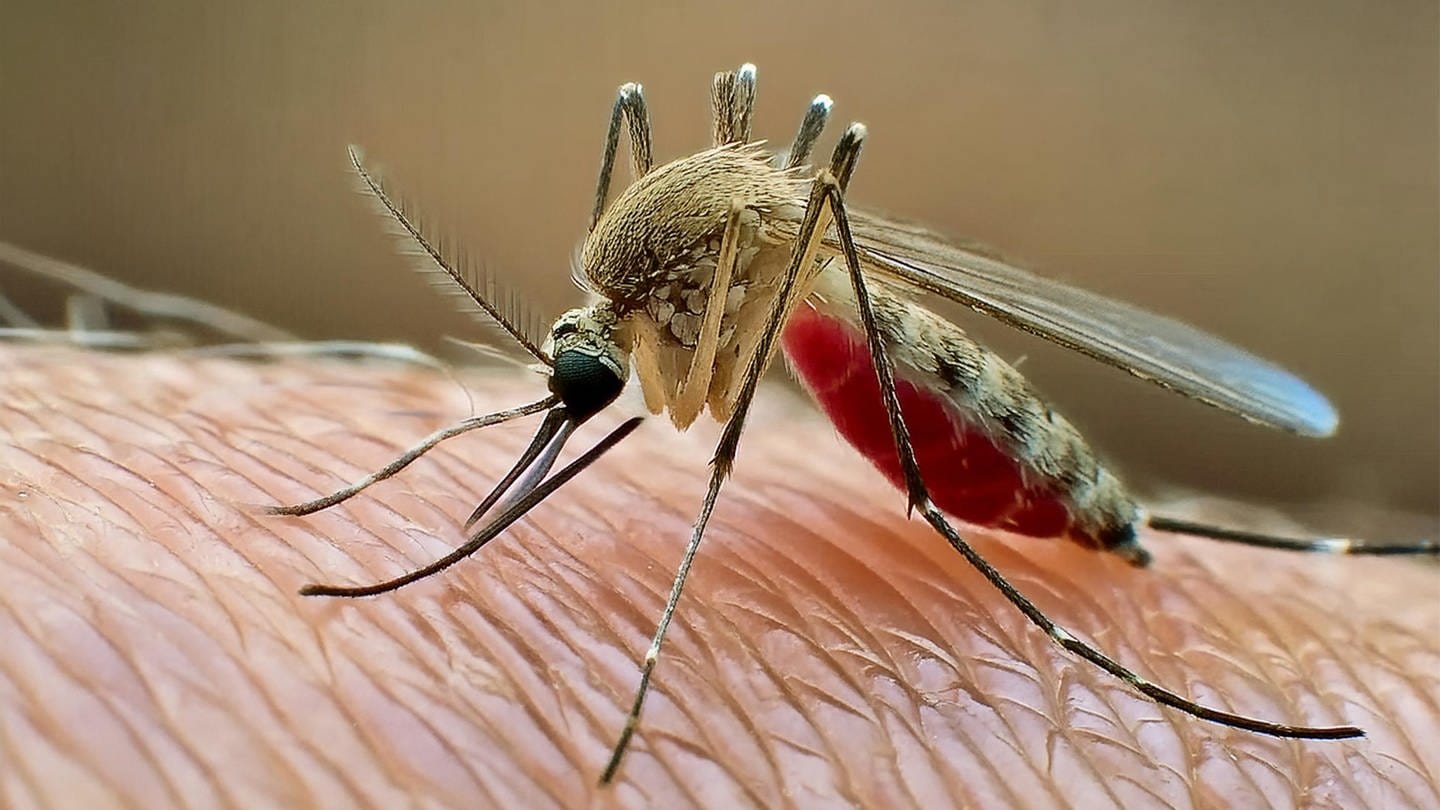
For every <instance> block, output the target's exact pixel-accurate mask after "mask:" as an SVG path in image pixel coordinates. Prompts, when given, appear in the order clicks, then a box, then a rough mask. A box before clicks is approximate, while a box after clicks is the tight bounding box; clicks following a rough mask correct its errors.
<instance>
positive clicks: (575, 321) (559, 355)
mask: <svg viewBox="0 0 1440 810" xmlns="http://www.w3.org/2000/svg"><path fill="white" fill-rule="evenodd" d="M616 324H617V320H616V318H615V314H614V313H613V312H612V311H611V310H610V309H609V307H608V306H605V305H603V304H601V305H597V306H593V307H584V308H582V309H572V310H570V311H569V312H566V313H565V314H564V315H561V316H560V317H559V319H557V320H556V321H555V325H554V326H552V327H550V337H549V339H548V340H547V341H546V346H545V348H546V350H547V351H548V352H549V353H550V356H551V357H553V358H555V365H554V369H553V371H552V372H551V374H550V391H551V393H553V394H555V395H556V396H558V397H560V401H561V403H563V404H564V405H565V410H567V411H568V412H569V413H570V415H571V417H572V418H573V419H574V420H575V421H577V422H579V421H584V420H585V419H588V418H589V417H591V416H594V415H595V414H596V413H598V412H599V411H600V410H601V409H602V408H604V407H605V406H606V405H609V404H610V403H611V402H614V401H615V398H616V397H618V396H620V391H621V390H622V389H624V387H625V381H626V380H627V379H628V378H629V377H630V354H629V352H627V351H625V349H624V348H622V347H621V346H620V345H619V344H618V343H617V342H616V340H615V327H616Z"/></svg>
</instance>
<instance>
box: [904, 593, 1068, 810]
mask: <svg viewBox="0 0 1440 810" xmlns="http://www.w3.org/2000/svg"><path fill="white" fill-rule="evenodd" d="M917 581H918V580H917ZM921 584H923V585H925V586H926V587H933V588H934V589H935V590H936V591H937V592H942V593H943V592H944V587H943V585H941V584H940V583H929V582H922V583H921ZM896 595H897V597H900V598H903V596H901V595H900V593H899V592H898V591H897V592H896ZM907 604H910V606H911V607H912V609H913V610H914V613H915V614H916V615H917V616H923V615H924V613H923V611H921V610H920V609H919V608H918V607H917V606H915V605H914V603H913V602H907ZM967 629H969V630H971V631H978V630H979V628H976V627H973V626H970V627H968V628H967ZM996 629H997V630H998V629H1000V628H999V627H998V626H997V628H996ZM929 630H930V631H931V632H932V634H936V635H938V634H939V629H938V628H937V627H935V626H933V625H932V626H931V627H930V628H929ZM1002 632H1003V631H1002ZM906 635H907V636H908V635H911V634H906ZM908 640H909V639H908V638H907V641H908ZM947 663H955V662H954V661H953V659H948V658H947ZM959 666H963V667H964V668H965V669H966V670H967V671H969V670H970V668H969V666H968V665H964V664H961V665H959ZM896 671H897V672H898V670H896ZM1009 671H1011V672H1013V673H1015V674H1017V675H1021V676H1023V677H1034V676H1035V673H1034V672H1033V671H1032V672H1031V673H1029V674H1026V673H1021V672H1019V671H1018V670H1015V669H1010V670H1009ZM897 679H898V675H897ZM972 680H973V678H972ZM898 682H899V683H901V684H902V686H903V684H904V682H903V680H898ZM1004 699H1005V698H1003V697H1002V700H1004ZM1007 702H1008V701H1007ZM1015 705H1017V706H1021V707H1022V708H1024V709H1026V710H1027V711H1030V712H1032V713H1036V714H1039V715H1041V716H1043V713H1040V712H1037V711H1036V710H1035V709H1034V708H1033V707H1029V706H1023V705H1022V704H1019V703H1016V704H1015ZM1000 721H1001V722H1002V723H1003V724H1004V725H1005V726H1006V727H1007V728H1008V729H1010V730H1011V731H1012V733H1013V732H1014V726H1013V725H1012V724H1011V723H1010V721H1009V719H1008V718H1006V717H1005V715H1004V714H1003V713H1001V714H1000ZM912 734H913V735H915V736H916V737H917V738H919V736H920V734H921V732H920V731H919V729H912ZM1017 753H1018V752H1017ZM1026 762H1027V764H1028V765H1030V767H1031V768H1032V770H1033V772H1034V773H1035V775H1036V777H1037V779H1039V778H1042V777H1043V775H1044V774H1043V771H1042V770H1039V769H1035V768H1034V763H1031V762H1029V760H1026ZM987 765H988V766H989V767H990V768H991V770H992V771H994V772H995V773H996V775H997V778H998V776H999V772H998V770H997V769H996V767H995V765H994V764H993V763H989V762H988V761H987ZM1051 795H1052V796H1053V797H1054V798H1055V799H1056V801H1063V800H1062V798H1061V797H1060V795H1059V794H1058V793H1055V792H1054V791H1053V790H1052V793H1051Z"/></svg>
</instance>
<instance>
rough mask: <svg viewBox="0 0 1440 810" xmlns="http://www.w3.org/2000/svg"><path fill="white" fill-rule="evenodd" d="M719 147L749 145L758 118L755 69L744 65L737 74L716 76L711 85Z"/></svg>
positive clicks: (716, 138)
mask: <svg viewBox="0 0 1440 810" xmlns="http://www.w3.org/2000/svg"><path fill="white" fill-rule="evenodd" d="M710 109H711V112H712V114H713V115H714V120H715V130H714V136H713V137H714V141H715V145H716V146H724V145H725V144H727V143H749V142H750V132H751V128H752V124H753V122H754V118H755V66H754V65H752V64H749V63H748V62H747V63H746V64H743V65H741V66H740V67H739V68H738V69H737V70H735V72H733V73H731V72H723V73H716V74H715V79H714V81H713V82H711V84H710Z"/></svg>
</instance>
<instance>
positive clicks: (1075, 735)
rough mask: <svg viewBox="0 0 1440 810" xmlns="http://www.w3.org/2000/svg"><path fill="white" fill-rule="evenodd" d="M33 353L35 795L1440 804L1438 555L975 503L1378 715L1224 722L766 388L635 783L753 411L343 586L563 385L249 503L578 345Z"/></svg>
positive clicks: (20, 579)
mask: <svg viewBox="0 0 1440 810" xmlns="http://www.w3.org/2000/svg"><path fill="white" fill-rule="evenodd" d="M0 375H3V376H0V379H3V380H4V381H5V397H4V400H3V402H0V649H3V654H0V805H3V806H5V807H14V808H27V807H86V808H93V807H136V808H155V807H172V806H174V807H245V808H252V807H405V806H415V807H451V806H454V807H477V806H480V807H486V806H506V807H516V806H523V807H547V806H555V807H575V806H596V805H598V806H610V805H615V806H629V807H639V806H665V807H680V806H690V805H694V806H708V807H737V806H740V807H743V806H763V807H774V806H794V807H829V806H856V805H859V806H870V807H905V806H915V807H928V808H936V807H949V806H970V807H1037V808H1039V807H1086V808H1091V807H1107V806H1117V807H1119V806H1123V807H1216V806H1246V807H1252V806H1270V807H1290V806H1302V807H1304V806H1313V807H1387V808H1395V807H1435V806H1437V805H1440V787H1437V785H1440V599H1436V598H1435V595H1436V592H1437V589H1440V571H1437V569H1436V568H1435V566H1433V565H1429V564H1424V563H1417V562H1415V561H1413V560H1401V559H1363V558H1342V557H1330V556H1324V555H1303V554H1287V553H1282V552H1274V551H1264V550H1257V549H1250V548H1244V547H1238V546H1233V545H1227V544H1222V543H1216V542H1211V541H1204V540H1199V539H1194V538H1185V537H1179V536H1173V535H1161V534H1156V533H1148V534H1146V535H1144V536H1143V537H1142V540H1143V542H1144V543H1145V544H1146V546H1147V547H1148V548H1149V549H1150V550H1151V551H1152V552H1154V555H1155V562H1154V564H1153V565H1152V566H1151V567H1150V568H1149V569H1145V570H1139V569H1135V568H1132V567H1131V566H1129V565H1127V564H1126V563H1124V562H1123V561H1121V560H1119V559H1115V558H1112V557H1110V556H1107V555H1104V554H1100V553H1097V552H1093V551H1089V550H1086V549H1083V548H1080V547H1078V546H1077V545H1075V544H1072V543H1067V542H1059V541H1043V540H1034V539H1026V538H1018V537H1010V536H1002V535H998V534H996V533H990V532H983V531H977V530H974V529H970V528H968V527H963V526H962V529H963V530H964V533H965V534H966V536H967V537H970V538H973V539H974V543H975V545H976V547H977V548H978V549H979V550H980V551H981V552H982V553H983V554H985V555H986V556H987V557H988V558H989V559H990V560H991V561H992V562H993V563H994V564H995V565H996V566H997V567H998V568H999V569H1000V570H1001V571H1003V572H1005V573H1006V574H1007V575H1008V576H1010V577H1011V579H1012V581H1013V582H1014V583H1015V584H1016V585H1017V586H1018V587H1020V589H1021V590H1023V591H1024V592H1026V593H1027V594H1028V595H1030V596H1031V597H1032V598H1033V599H1034V600H1035V601H1036V602H1037V603H1038V604H1039V606H1040V607H1041V608H1042V609H1044V610H1045V611H1047V612H1048V613H1049V614H1050V615H1051V616H1052V617H1053V618H1055V619H1056V620H1057V621H1059V622H1060V623H1061V624H1063V625H1064V626H1066V627H1067V628H1069V629H1070V630H1071V631H1072V632H1074V633H1075V634H1076V635H1078V636H1080V637H1082V638H1085V639H1089V640H1092V641H1094V642H1095V643H1096V644H1097V645H1099V646H1100V647H1101V648H1102V649H1104V650H1106V651H1107V652H1109V653H1111V654H1113V655H1115V656H1116V657H1118V658H1119V659H1120V660H1121V661H1123V662H1124V663H1126V664H1127V665H1130V666H1133V667H1134V668H1136V669H1137V670H1138V671H1139V672H1140V673H1141V674H1142V675H1144V676H1146V677H1149V678H1151V679H1153V680H1155V681H1157V682H1159V683H1161V684H1164V685H1166V686H1168V687H1170V688H1173V689H1176V690H1178V691H1179V692H1180V693H1182V694H1185V695H1188V696H1191V697H1194V698H1195V699H1197V700H1200V701H1202V702H1205V703H1207V704H1212V705H1218V706H1220V707H1222V708H1227V709H1230V710H1233V711H1238V712H1243V713H1246V714H1249V715H1254V716H1257V717H1263V718H1266V719H1272V720H1278V721H1285V722H1292V723H1307V724H1313V725H1331V724H1339V723H1353V724H1356V725H1359V726H1361V727H1363V728H1365V729H1366V730H1367V731H1368V732H1369V736H1368V737H1367V738H1365V739H1363V740H1351V741H1330V742H1316V741H1294V740H1278V739H1273V738H1268V737H1263V736H1259V735H1256V734H1251V733H1247V732H1242V731H1237V730H1234V729H1229V728H1224V727H1219V726H1215V725H1212V724H1209V723H1205V722H1202V721H1199V720H1195V719H1193V718H1190V717H1187V716H1185V715H1183V714H1180V713H1179V712H1176V711H1173V710H1169V709H1164V708H1161V707H1159V706H1157V705H1155V704H1153V703H1151V702H1149V701H1148V700H1146V699H1144V698H1142V697H1139V696H1137V695H1135V694H1134V693H1132V692H1130V691H1129V690H1127V689H1126V688H1125V687H1124V685H1123V684H1121V683H1119V682H1118V681H1116V680H1114V679H1113V678H1111V677H1109V676H1107V675H1105V674H1103V673H1100V672H1098V671H1096V670H1095V669H1094V668H1092V667H1091V666H1089V665H1087V664H1084V663H1082V662H1078V661H1076V660H1075V659H1073V658H1071V657H1069V656H1067V655H1066V654H1064V653H1063V652H1061V651H1059V650H1058V649H1056V648H1055V647H1054V646H1053V645H1051V644H1050V643H1049V642H1048V640H1047V639H1046V637H1045V636H1044V635H1043V634H1042V633H1040V632H1039V631H1038V630H1036V629H1035V628H1034V627H1032V626H1031V625H1029V624H1028V623H1027V622H1026V621H1025V620H1024V619H1023V618H1022V617H1021V616H1020V615H1019V614H1018V613H1017V612H1016V611H1015V610H1014V609H1013V608H1012V607H1010V606H1009V605H1008V604H1007V603H1005V602H1004V601H1003V600H1002V599H1001V598H1000V597H999V595H998V594H997V593H995V592H994V591H993V590H992V589H991V588H990V587H989V586H988V585H987V584H986V583H985V582H984V581H983V580H982V579H981V578H980V577H979V576H978V575H977V574H976V573H975V572H973V571H972V570H970V569H969V568H968V567H967V566H966V564H965V563H964V561H963V560H962V559H960V557H959V556H958V555H956V554H955V553H954V552H953V551H952V550H950V549H949V548H948V547H947V546H946V545H945V544H944V542H943V541H942V540H941V539H940V538H939V537H937V536H935V535H934V534H933V533H932V532H931V531H930V530H929V529H928V528H927V527H926V526H925V525H924V524H923V523H921V522H919V521H907V520H906V518H905V514H904V499H903V497H902V496H901V495H900V493H898V492H897V491H896V490H894V489H893V488H891V487H890V486H889V485H888V484H886V483H885V482H884V480H883V479H882V478H881V477H880V476H879V474H878V473H876V472H875V471H873V470H872V469H871V468H870V467H869V465H868V464H867V463H866V462H865V461H864V460H863V459H861V458H860V457H859V456H858V455H856V454H855V453H853V452H852V451H851V450H850V449H849V448H847V447H845V446H844V445H843V444H842V443H841V442H840V441H839V440H838V439H836V438H835V437H834V433H833V431H832V430H831V429H830V427H829V426H828V425H827V424H826V423H825V422H824V421H823V420H821V419H820V418H819V417H818V416H816V415H814V414H813V413H810V412H807V411H806V410H805V409H803V408H799V407H792V405H793V404H794V403H792V402H791V401H790V399H789V397H787V395H785V394H784V393H782V392H779V391H773V390H768V389H767V390H764V391H762V396H763V397H764V398H765V400H766V403H765V404H763V405H762V406H761V407H759V409H758V410H757V412H756V413H755V414H754V416H753V418H752V423H751V424H750V426H749V427H748V428H747V434H746V436H745V439H744V441H743V442H742V445H741V451H740V457H739V461H738V466H737V470H736V475H735V477H734V479H733V480H731V481H730V482H729V483H728V484H727V486H726V488H725V491H724V493H723V494H722V496H721V499H720V505H719V506H718V507H717V509H716V512H715V516H714V519H713V520H712V522H711V526H710V531H709V533H708V535H707V537H706V541H705V544H704V545H703V546H702V548H701V551H700V556H699V559H698V562H697V563H696V566H695V569H694V572H693V574H692V577H691V580H690V583H689V585H688V587H687V589H686V592H685V595H684V598H683V599H682V600H681V603H680V609H679V613H678V616H677V618H676V621H675V624H674V625H673V626H672V629H671V633H670V637H669V640H668V642H667V645H666V647H665V650H664V653H663V654H662V656H661V660H660V664H659V667H658V669H657V672H656V681H655V688H654V689H653V690H652V692H651V695H650V699H649V702H648V703H647V705H646V707H645V712H644V716H643V719H642V721H641V725H640V730H639V733H638V734H637V736H636V740H635V744H634V746H633V748H632V749H631V751H630V753H629V755H628V756H627V758H626V760H625V762H624V764H623V766H622V768H621V771H620V774H619V778H618V783H617V784H616V785H614V786H612V787H600V786H598V785H597V777H598V775H599V773H600V770H601V769H602V768H603V766H604V764H605V761H606V759H607V757H608V756H609V752H610V746H611V744H612V743H613V741H614V739H615V737H616V735H617V733H618V732H619V729H620V727H621V725H622V722H623V718H624V712H625V710H626V708H628V706H629V703H630V701H631V698H632V695H633V690H634V686H635V683H636V677H637V674H638V663H639V661H640V659H641V657H642V655H643V653H644V650H645V647H646V645H647V644H648V642H649V638H650V635H651V633H652V632H653V630H654V626H655V622H656V620H657V618H658V617H659V613H660V609H661V606H662V604H663V602H664V599H665V596H666V594H667V593H668V590H669V587H670V582H671V577H672V574H673V572H674V568H675V565H676V563H677V562H678V560H679V558H680V555H681V551H682V549H683V547H684V543H685V540H686V538H687V537H688V535H689V527H690V523H691V521H692V519H693V516H694V512H695V510H696V509H697V508H698V506H699V503H700V499H701V496H702V494H703V488H704V481H705V477H706V474H707V468H706V466H705V462H706V461H707V460H708V458H709V453H710V451H711V448H712V444H713V440H714V438H715V436H716V433H717V431H715V430H714V429H713V427H700V428H697V429H695V430H692V431H691V432H690V433H687V434H677V433H675V432H674V431H673V430H671V429H670V428H669V426H668V424H667V423H666V422H665V421H664V420H663V419H651V420H649V421H648V422H647V423H646V424H645V425H644V426H642V427H641V429H640V430H639V431H637V432H636V433H635V434H634V435H632V436H631V437H630V438H628V439H627V440H626V441H624V442H622V443H621V445H620V446H619V447H617V448H616V449H615V450H614V451H613V452H611V453H610V454H609V455H607V456H605V457H603V458H602V459H601V460H600V461H599V462H598V463H596V464H595V465H594V466H593V467H592V468H590V469H588V470H586V471H585V472H584V473H582V474H581V475H580V476H579V477H578V478H576V479H575V480H574V481H572V482H571V483H569V484H568V485H566V486H565V487H564V488H563V489H561V490H560V491H559V492H557V493H556V494H555V495H554V496H553V497H551V498H550V499H549V500H548V501H546V502H545V503H543V504H542V505H540V506H538V507H537V508H535V509H534V510H533V512H532V513H531V514H530V515H529V516H527V517H526V518H524V519H522V520H521V521H519V522H518V523H517V524H516V525H515V526H513V527H512V528H511V529H510V530H508V531H507V532H506V533H504V534H503V535H501V536H500V537H499V538H498V539H496V540H495V541H494V542H492V543H491V544H490V545H488V546H487V547H485V548H484V549H482V550H481V551H480V552H479V553H478V554H476V555H475V556H474V557H473V558H471V559H469V560H466V561H464V562H462V563H460V564H459V565H457V566H455V567H454V568H452V569H450V570H448V571H445V572H443V573H441V574H439V575H437V576H435V577H432V578H430V579H428V580H425V581H422V582H419V583H416V584H413V585H410V586H408V587H406V588H404V589H402V590H400V591H398V592H396V593H391V594H387V595H383V596H379V597H375V598H369V599H360V600H338V599H325V598H307V597H302V596H299V595H298V594H297V591H298V590H299V589H300V587H301V586H303V585H305V584H307V583H311V582H325V583H328V584H367V583H370V582H374V581H378V580H380V579H384V578H388V577H391V576H395V575H397V574H400V573H403V572H404V571H407V570H410V569H412V568H414V567H416V566H418V565H421V564H423V563H425V562H428V561H430V560H432V559H434V558H436V557H439V556H441V555H442V554H444V553H445V552H446V551H448V550H449V549H451V548H453V547H454V546H455V545H456V544H458V543H459V542H461V540H462V536H463V533H462V531H461V529H460V526H459V524H460V522H461V521H462V520H463V518H464V516H465V515H466V514H468V513H469V510H470V509H471V508H472V507H473V505H474V503H475V502H476V500H477V499H478V498H479V496H480V495H483V494H484V492H485V491H487V490H488V487H489V484H490V483H491V482H493V481H494V480H495V479H496V478H498V477H499V476H500V475H501V474H502V473H503V472H504V470H505V469H506V467H507V466H508V464H509V462H511V461H513V459H514V458H515V457H516V455H517V454H518V452H519V449H520V447H521V446H522V445H523V443H524V441H525V440H527V439H528V437H529V431H530V430H532V429H533V425H534V417H532V418H531V419H529V420H526V421H525V423H524V424H519V423H517V424H515V425H507V426H502V427H494V428H489V429H487V430H484V431H481V432H479V433H475V434H470V435H468V436H465V437H461V438H457V439H453V440H451V441H449V442H447V443H445V444H442V445H441V446H440V447H439V448H437V449H436V450H435V451H433V452H432V453H431V454H429V455H428V456H426V457H425V458H423V459H421V460H420V461H418V462H416V463H415V464H414V465H412V466H411V467H410V468H408V469H406V470H405V471H403V472H402V473H401V474H400V475H399V476H398V477H396V478H394V479H392V480H390V481H386V482H383V483H381V484H379V485H377V486H375V487H372V488H371V489H369V490H367V491H365V492H364V493H362V494H360V495H359V496H357V497H356V498H354V499H352V500H350V501H348V502H346V503H344V504H343V505H340V506H337V507H334V508H332V509H329V510H327V511H325V512H322V513H319V514H316V515H312V516H308V517H300V518H294V517H270V516H264V515H260V514H256V513H255V512H254V511H253V510H251V509H247V508H246V507H245V504H254V503H274V502H293V501H297V500H303V499H306V498H309V497H313V496H314V495H317V494H321V493H323V492H328V491H330V490H332V489H334V488H337V487H338V486H341V485H343V484H345V483H348V482H349V481H351V480H353V479H356V478H358V477H360V476H362V475H364V474H365V473H367V472H369V471H371V470H372V469H374V468H376V467H378V466H380V465H381V464H383V463H385V462H386V461H388V460H389V459H390V458H392V457H393V456H394V455H395V454H396V453H397V452H398V451H399V450H401V449H402V448H404V447H406V446H408V445H409V444H410V443H411V442H413V441H415V440H417V439H418V438H420V437H422V436H424V435H425V434H427V433H429V432H431V431H432V430H435V429H437V428H439V427H442V426H444V425H446V424H448V423H450V422H452V421H454V420H456V419H458V418H460V417H463V416H465V415H467V414H469V413H471V410H472V401H471V399H470V398H471V397H473V409H474V411H475V412H486V411H489V410H495V409H499V408H502V407H510V406H513V405H516V404H519V403H521V402H526V401H531V400H534V399H538V398H539V397H540V396H543V394H544V383H543V380H542V379H540V378H538V377H533V376H527V375H523V374H520V373H518V372H514V371H506V372H499V373H495V374H491V375H474V376H467V377H465V378H464V381H465V383H466V387H467V388H468V390H469V394H468V396H467V394H466V392H465V390H464V389H462V388H461V387H460V386H459V385H458V384H457V382H456V380H455V379H452V378H450V377H447V376H446V375H444V374H441V373H437V372H435V371H433V370H430V369H423V368H413V367H402V366H398V365H377V364H362V363H342V362H337V361H319V360H295V359H291V360H282V361H275V362H265V363H247V362H238V361H233V360H218V359H203V360H202V359H195V358H193V357H185V356H178V355H161V354H151V355H129V356H121V355H107V354H98V353H85V352H81V351H77V350H72V349H37V348H17V347H0ZM625 408H629V409H630V412H632V413H633V412H635V411H636V410H637V409H638V405H636V404H635V403H634V402H633V401H631V400H622V401H621V404H620V405H618V406H617V409H620V410H623V409H625ZM618 421H619V420H618V419H617V418H615V417H614V416H611V415H609V414H605V415H602V416H601V417H598V418H597V419H596V420H595V422H596V424H592V425H588V426H586V427H585V428H583V429H582V431H581V433H580V435H578V436H577V438H576V441H575V442H574V443H573V444H574V445H575V447H576V448H579V447H581V446H583V445H585V444H586V443H587V441H588V442H593V441H594V440H595V439H596V438H598V437H599V436H600V435H602V433H603V431H604V430H607V429H608V428H609V427H611V426H613V425H614V424H616V423H617V422H618ZM1297 441H1298V440H1297ZM574 452H575V450H574V449H572V451H571V453H572V455H573V453H574ZM1262 528H1263V527H1262Z"/></svg>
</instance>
